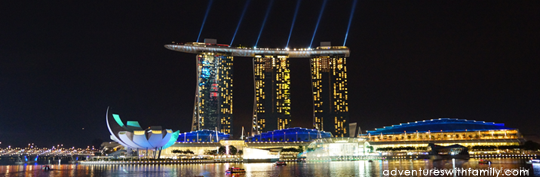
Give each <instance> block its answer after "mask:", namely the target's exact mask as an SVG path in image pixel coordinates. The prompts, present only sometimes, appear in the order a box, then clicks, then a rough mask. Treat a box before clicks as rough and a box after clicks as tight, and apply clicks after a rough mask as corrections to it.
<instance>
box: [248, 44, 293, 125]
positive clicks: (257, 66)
mask: <svg viewBox="0 0 540 177" xmlns="http://www.w3.org/2000/svg"><path fill="white" fill-rule="evenodd" d="M253 75H254V87H255V90H254V93H255V96H254V98H255V100H254V110H253V111H254V113H253V130H254V134H258V133H261V132H267V131H272V130H281V129H285V128H289V125H290V122H291V113H290V109H291V97H290V92H289V90H290V84H291V80H290V69H289V60H288V58H287V56H285V55H264V56H261V55H256V56H255V58H253Z"/></svg>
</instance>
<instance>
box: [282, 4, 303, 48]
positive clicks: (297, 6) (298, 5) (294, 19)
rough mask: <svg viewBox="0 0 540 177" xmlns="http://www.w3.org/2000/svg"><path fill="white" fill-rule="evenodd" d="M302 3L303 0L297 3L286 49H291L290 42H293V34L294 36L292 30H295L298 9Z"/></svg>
mask: <svg viewBox="0 0 540 177" xmlns="http://www.w3.org/2000/svg"><path fill="white" fill-rule="evenodd" d="M300 2H302V0H298V2H296V9H295V10H294V17H293V20H292V25H291V30H290V31H289V38H288V39H287V45H285V48H288V47H289V41H290V40H291V34H292V30H293V28H294V23H295V22H296V14H298V9H299V7H300Z"/></svg>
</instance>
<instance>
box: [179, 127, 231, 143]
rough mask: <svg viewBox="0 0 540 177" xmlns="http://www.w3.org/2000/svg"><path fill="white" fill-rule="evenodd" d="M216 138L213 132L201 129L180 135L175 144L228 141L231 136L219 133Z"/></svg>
mask: <svg viewBox="0 0 540 177" xmlns="http://www.w3.org/2000/svg"><path fill="white" fill-rule="evenodd" d="M217 136H218V138H216V131H214V130H207V129H202V130H197V131H191V132H185V133H181V134H179V136H178V139H177V140H176V142H186V143H187V142H219V140H228V139H229V138H230V137H231V135H229V134H226V133H223V132H219V131H218V132H217ZM197 138H199V139H197ZM171 145H172V144H171Z"/></svg>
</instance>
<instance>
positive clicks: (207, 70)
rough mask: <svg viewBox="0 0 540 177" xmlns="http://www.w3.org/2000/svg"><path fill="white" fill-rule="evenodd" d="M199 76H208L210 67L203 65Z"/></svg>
mask: <svg viewBox="0 0 540 177" xmlns="http://www.w3.org/2000/svg"><path fill="white" fill-rule="evenodd" d="M201 76H202V77H204V78H208V77H210V68H208V67H203V68H202V72H201Z"/></svg>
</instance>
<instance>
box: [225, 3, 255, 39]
mask: <svg viewBox="0 0 540 177" xmlns="http://www.w3.org/2000/svg"><path fill="white" fill-rule="evenodd" d="M249 1H250V0H247V1H246V5H244V10H243V11H242V15H241V16H240V21H238V25H236V31H234V35H233V37H232V40H231V44H229V46H232V43H233V42H234V38H235V37H236V33H237V32H238V28H240V24H242V19H244V14H246V10H247V7H248V6H249Z"/></svg>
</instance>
